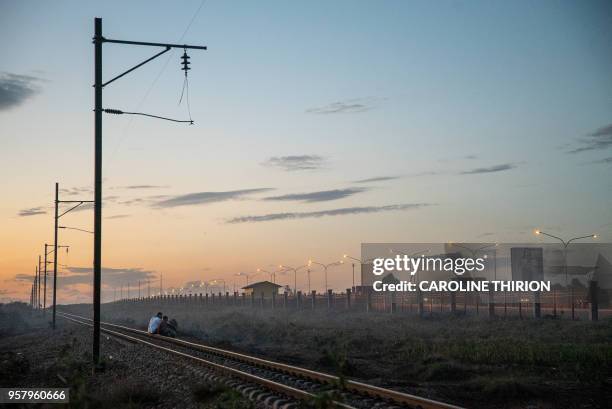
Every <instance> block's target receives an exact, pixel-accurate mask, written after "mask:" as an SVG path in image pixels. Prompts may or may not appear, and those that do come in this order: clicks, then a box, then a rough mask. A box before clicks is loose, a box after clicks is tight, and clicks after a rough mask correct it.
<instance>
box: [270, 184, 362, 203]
mask: <svg viewBox="0 0 612 409" xmlns="http://www.w3.org/2000/svg"><path fill="white" fill-rule="evenodd" d="M366 190H368V189H366V188H354V189H334V190H322V191H320V192H310V193H294V194H290V195H282V196H270V197H266V198H264V199H263V200H268V201H281V202H289V201H300V202H307V203H314V202H327V201H330V200H338V199H343V198H345V197H349V196H352V195H354V194H357V193H361V192H365V191H366Z"/></svg>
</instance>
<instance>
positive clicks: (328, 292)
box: [327, 289, 332, 310]
mask: <svg viewBox="0 0 612 409" xmlns="http://www.w3.org/2000/svg"><path fill="white" fill-rule="evenodd" d="M331 306H332V290H331V289H329V290H327V309H328V310H329V309H331Z"/></svg>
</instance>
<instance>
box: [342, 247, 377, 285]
mask: <svg viewBox="0 0 612 409" xmlns="http://www.w3.org/2000/svg"><path fill="white" fill-rule="evenodd" d="M342 257H343V258H347V259H350V260H353V261H357V262H358V263H359V273H360V274H361V273H362V271H361V267H362V266H363V265H364V264H367V263H368V262H370V261H372V260H374V258H375V257H374V258H369V259H367V260H361V259H359V258H357V257H352V256H349V255H348V254H344V255H343V256H342ZM351 265H352V267H353V291H355V263H351ZM362 284H363V278H362Z"/></svg>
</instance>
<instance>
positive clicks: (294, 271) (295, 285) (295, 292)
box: [278, 264, 309, 295]
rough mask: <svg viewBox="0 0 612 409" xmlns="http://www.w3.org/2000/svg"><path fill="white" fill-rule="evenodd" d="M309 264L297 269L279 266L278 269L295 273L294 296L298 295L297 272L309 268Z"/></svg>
mask: <svg viewBox="0 0 612 409" xmlns="http://www.w3.org/2000/svg"><path fill="white" fill-rule="evenodd" d="M308 266H309V264H304V265H303V266H299V267H297V268H295V267H291V266H284V265H282V264H281V265H279V266H278V268H281V269H284V270H285V271H293V295H297V272H298V271H299V270H301V269H303V268H306V267H308Z"/></svg>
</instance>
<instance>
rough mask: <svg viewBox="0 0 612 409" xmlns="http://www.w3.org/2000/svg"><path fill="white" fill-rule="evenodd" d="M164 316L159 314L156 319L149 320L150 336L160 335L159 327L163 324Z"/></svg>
mask: <svg viewBox="0 0 612 409" xmlns="http://www.w3.org/2000/svg"><path fill="white" fill-rule="evenodd" d="M162 316H163V314H162V313H161V312H158V313H157V314H156V315H155V316H154V317H152V318H151V319H150V320H149V328H148V332H149V334H159V326H160V324H161V322H162Z"/></svg>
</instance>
